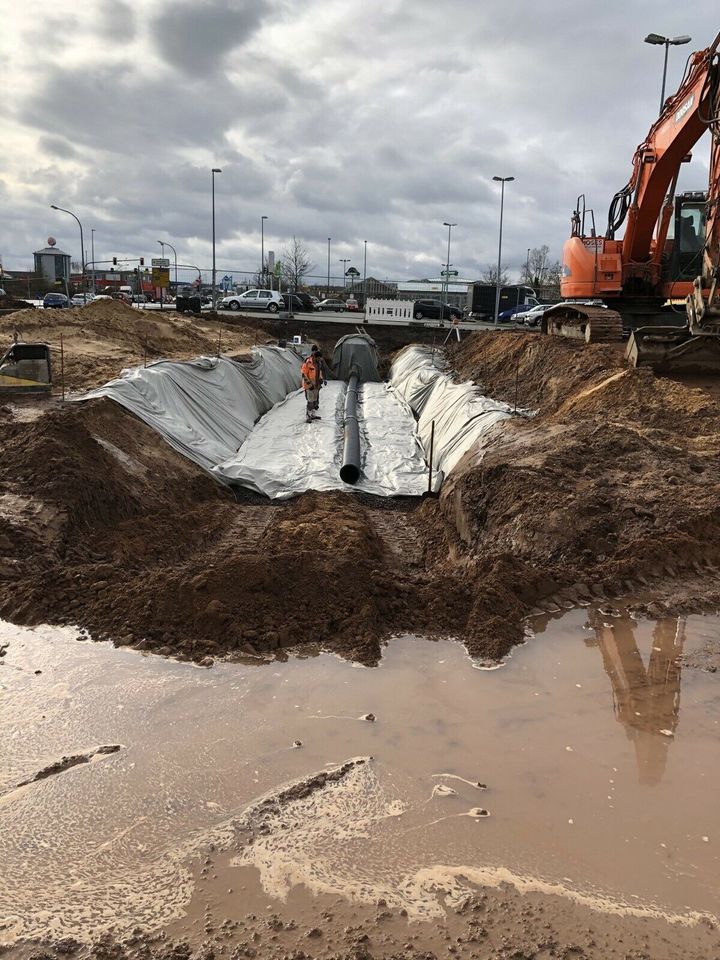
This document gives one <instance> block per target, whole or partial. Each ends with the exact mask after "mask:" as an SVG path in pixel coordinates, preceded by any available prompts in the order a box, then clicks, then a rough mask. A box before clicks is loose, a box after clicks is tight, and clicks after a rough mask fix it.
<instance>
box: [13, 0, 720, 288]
mask: <svg viewBox="0 0 720 960" xmlns="http://www.w3.org/2000/svg"><path fill="white" fill-rule="evenodd" d="M0 14H2V19H1V20H0V23H1V24H2V27H1V28H0V90H1V91H2V94H1V95H0V137H1V140H0V143H1V144H2V152H1V153H0V256H2V262H3V265H4V267H5V269H6V270H12V269H13V268H14V269H22V268H28V267H29V266H30V265H31V263H32V259H31V254H32V251H33V250H35V249H38V248H39V247H42V246H44V245H45V242H46V239H47V237H48V236H49V235H52V236H54V237H56V238H57V240H58V245H59V246H61V247H62V248H63V249H65V250H67V251H68V252H70V253H72V254H73V257H74V258H79V246H80V244H79V233H78V230H77V226H76V224H75V222H74V221H73V220H72V219H71V218H70V217H68V216H66V215H64V214H60V213H57V212H55V211H53V210H51V209H50V207H49V205H50V204H51V203H55V204H57V205H59V206H62V207H67V208H70V209H71V210H73V211H74V212H75V213H76V214H77V215H78V216H79V217H80V219H81V220H82V222H83V227H84V228H85V245H86V247H87V248H88V249H89V247H90V228H92V227H94V228H95V257H96V259H97V260H102V259H106V258H109V257H112V256H113V255H116V256H120V257H122V256H127V257H137V256H146V257H150V256H158V255H159V252H160V247H159V246H158V244H157V240H158V239H168V240H169V241H170V242H171V243H173V244H174V245H175V247H176V249H177V251H178V257H179V260H180V262H183V263H199V264H200V266H201V267H203V268H206V267H209V266H210V264H211V243H210V238H211V217H210V211H211V203H210V186H211V174H210V169H211V167H213V166H217V167H220V168H222V171H223V172H222V174H221V175H218V176H217V178H216V191H217V193H216V215H217V263H218V268H219V270H221V271H222V272H223V273H224V272H232V271H241V270H254V269H257V267H258V265H259V262H260V217H261V216H262V215H266V216H267V217H268V220H267V221H266V225H265V226H266V238H265V239H266V250H268V249H274V250H275V251H277V252H279V251H281V250H282V248H283V246H284V245H285V244H286V242H287V241H288V239H289V238H291V237H292V236H293V235H296V236H297V237H298V238H300V239H302V240H303V241H304V242H305V244H306V245H307V247H308V249H309V251H310V255H311V258H312V260H313V261H314V263H315V264H317V271H316V272H317V273H318V274H319V275H324V273H325V272H326V269H327V238H328V237H332V246H331V269H332V272H333V273H334V274H336V275H338V276H339V275H341V273H342V266H341V265H340V263H339V259H340V258H341V257H347V258H351V262H352V264H353V265H355V266H356V267H357V268H358V269H359V270H360V271H361V272H362V268H363V264H362V253H363V241H364V240H367V241H368V273H369V274H371V275H374V276H377V277H381V278H396V279H401V278H413V277H426V276H433V275H437V273H438V271H439V269H440V264H441V262H442V261H444V259H445V256H446V241H447V230H446V228H444V227H443V221H451V222H454V223H457V224H458V226H457V227H456V228H455V229H454V230H453V247H452V253H451V260H452V261H453V263H454V266H455V267H456V268H457V269H458V270H459V271H460V274H461V276H465V277H474V276H478V275H480V274H481V272H482V270H483V268H484V267H486V266H487V265H488V264H489V263H491V262H493V261H494V260H495V259H496V257H497V234H498V217H499V199H500V198H499V190H498V185H497V184H495V183H493V181H492V177H493V175H495V174H497V175H502V176H514V177H515V178H516V179H515V182H514V183H511V184H509V185H508V186H507V188H506V204H505V221H504V225H505V236H504V247H503V250H504V255H503V262H504V263H507V264H508V265H509V266H510V268H511V270H513V271H515V270H519V269H520V267H521V265H522V264H523V263H524V261H525V256H526V251H527V248H528V247H534V246H539V245H541V244H543V243H547V244H549V246H550V248H551V253H552V255H553V256H556V257H559V256H560V250H561V247H562V243H563V240H564V239H565V237H566V235H567V233H568V229H569V218H570V214H571V211H572V209H573V206H574V204H575V199H576V197H577V195H578V194H579V193H583V192H584V193H585V194H586V195H587V197H588V203H589V204H590V205H592V206H594V207H595V209H596V215H597V219H598V223H599V226H601V228H603V229H604V225H605V223H606V220H607V208H608V205H609V202H610V200H611V197H612V195H613V193H614V192H615V191H616V190H617V189H618V188H620V187H621V186H623V185H624V184H625V182H626V181H627V179H628V176H629V173H630V168H631V159H632V154H633V151H634V149H635V146H636V145H637V144H638V143H639V142H640V141H641V140H642V139H643V138H644V136H645V133H646V132H647V129H648V127H649V126H650V123H651V122H652V120H653V118H654V117H655V116H656V114H657V110H658V101H659V96H660V84H661V77H662V57H663V50H662V48H661V47H653V46H650V45H648V44H645V43H643V37H644V36H645V35H646V34H647V33H648V32H649V31H653V32H657V33H660V34H664V35H667V36H673V35H678V34H685V33H687V34H690V35H691V36H692V38H693V40H692V43H691V44H689V45H687V46H684V47H676V48H671V49H670V61H669V68H668V92H672V91H673V90H674V89H675V88H676V86H677V84H678V82H679V80H680V77H681V75H682V71H683V68H684V65H685V59H686V57H687V55H688V53H690V52H691V51H693V50H697V49H701V48H703V47H705V46H707V45H709V43H710V42H711V41H712V40H713V38H714V35H715V33H716V32H717V30H719V29H720V16H718V8H717V5H716V2H715V0H696V2H695V3H694V4H680V3H677V0H605V2H604V3H602V4H597V3H589V2H587V0H575V2H570V0H544V2H542V3H541V2H538V0H442V2H441V0H364V2H360V3H357V2H355V3H350V2H348V0H302V2H300V0H193V2H186V0H133V3H132V4H130V3H126V2H124V0H95V2H94V3H92V4H80V3H78V2H77V0H55V2H53V3H40V2H37V0H35V2H32V0H31V2H27V0H26V2H24V3H20V2H18V0H0ZM708 149H709V148H708V147H707V145H706V144H705V143H704V142H702V143H701V144H700V145H699V147H698V148H696V151H695V158H694V161H693V163H692V164H691V165H690V166H689V167H686V168H684V170H683V179H682V181H681V183H680V188H681V189H703V188H704V187H705V186H706V182H707V153H708Z"/></svg>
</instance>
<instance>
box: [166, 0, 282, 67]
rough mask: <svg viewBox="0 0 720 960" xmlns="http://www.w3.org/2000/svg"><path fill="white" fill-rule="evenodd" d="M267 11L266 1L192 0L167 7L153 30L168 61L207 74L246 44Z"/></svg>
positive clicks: (172, 64)
mask: <svg viewBox="0 0 720 960" xmlns="http://www.w3.org/2000/svg"><path fill="white" fill-rule="evenodd" d="M267 11H268V4H267V3H266V2H264V0H210V2H208V0H205V2H204V3H198V2H197V0H190V2H186V3H180V4H177V3H172V4H170V5H169V6H168V7H166V9H165V10H163V12H162V13H161V14H160V15H159V16H158V17H156V18H155V20H154V21H153V23H152V27H151V30H152V35H153V38H154V41H155V45H156V47H157V49H158V51H159V53H160V55H161V56H162V58H163V59H164V60H165V61H166V62H167V63H169V64H170V65H171V66H173V67H175V69H176V70H179V71H180V72H181V73H185V74H188V75H190V76H194V77H204V76H207V75H208V74H212V73H215V72H217V71H218V70H219V68H220V62H221V60H222V57H223V56H224V55H225V54H227V53H229V52H230V51H231V50H234V49H235V48H236V47H239V46H242V45H244V44H247V42H248V41H249V40H250V39H251V37H252V35H253V34H254V33H255V31H256V30H257V28H258V26H259V25H260V23H261V21H262V19H263V17H264V16H265V14H266V13H267Z"/></svg>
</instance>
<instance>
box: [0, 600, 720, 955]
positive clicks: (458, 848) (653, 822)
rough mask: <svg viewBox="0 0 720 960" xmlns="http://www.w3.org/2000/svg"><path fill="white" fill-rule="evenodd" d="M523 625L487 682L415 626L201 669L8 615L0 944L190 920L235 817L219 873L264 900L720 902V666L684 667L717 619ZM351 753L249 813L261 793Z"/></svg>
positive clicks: (682, 913) (588, 615) (589, 614)
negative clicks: (495, 896)
mask: <svg viewBox="0 0 720 960" xmlns="http://www.w3.org/2000/svg"><path fill="white" fill-rule="evenodd" d="M536 630H537V631H538V632H537V635H536V637H535V638H534V639H533V640H531V641H530V642H529V643H528V644H526V645H525V646H523V647H521V648H519V649H517V650H516V651H515V652H514V654H513V656H512V658H511V659H510V661H509V662H508V663H507V664H506V665H505V666H504V667H503V668H500V669H497V670H490V671H487V670H481V669H478V668H477V667H476V666H475V665H473V663H472V662H471V661H470V660H469V658H468V657H467V655H466V654H465V652H464V650H463V648H462V647H461V646H460V645H459V644H456V643H452V642H430V641H425V640H418V639H415V638H409V637H406V638H399V639H396V640H394V641H392V642H391V643H390V644H389V646H388V648H387V650H386V652H385V656H384V658H383V661H382V665H381V666H380V667H379V668H377V669H368V668H362V667H358V666H355V665H352V664H349V663H346V662H344V661H341V660H339V659H337V658H336V657H333V656H327V655H322V656H319V657H314V658H307V659H290V660H289V661H288V662H287V663H277V664H270V665H264V666H253V665H244V664H238V663H226V664H216V665H215V667H213V669H211V670H206V669H201V668H198V667H195V666H192V665H188V664H181V663H176V662H174V661H166V660H163V659H161V658H157V657H151V656H142V655H139V654H137V653H135V652H132V651H129V650H126V649H120V650H115V649H113V648H111V647H109V646H107V645H99V644H90V643H79V642H77V641H76V640H75V639H74V638H75V635H76V631H63V630H59V629H57V628H45V627H43V628H35V629H33V630H28V629H22V628H17V627H14V626H11V625H8V624H5V625H2V626H1V627H0V645H2V644H4V643H5V642H8V641H9V648H8V650H7V653H6V655H5V657H4V658H3V662H2V666H0V744H2V747H1V748H0V749H1V750H2V755H3V762H2V764H1V765H0V863H2V866H3V869H2V871H0V942H2V940H6V941H11V940H12V939H13V938H15V937H17V936H19V935H26V936H32V935H37V934H44V933H48V932H50V933H52V934H56V935H62V934H65V933H72V934H74V935H76V936H81V937H86V936H90V935H92V934H94V933H97V932H99V931H100V930H102V929H106V928H111V927H114V928H117V929H119V930H125V929H129V928H132V927H134V926H136V925H138V924H139V925H141V926H143V925H147V926H148V927H151V928H152V927H156V926H158V925H161V924H164V923H168V922H170V921H172V920H173V919H176V918H178V917H181V916H182V915H183V912H184V908H185V907H186V906H187V904H188V902H189V900H190V898H191V895H192V892H193V888H194V884H195V881H196V878H197V865H198V863H200V862H201V861H200V857H201V856H204V855H205V851H206V850H207V849H208V846H209V844H211V843H212V844H214V845H216V846H219V847H222V846H223V845H224V844H227V845H230V846H232V844H233V840H234V838H235V837H236V834H237V830H238V825H240V827H242V828H247V829H253V830H255V839H254V842H253V843H252V844H250V845H247V846H243V845H240V847H238V848H237V849H235V848H233V855H232V858H231V862H230V863H229V864H228V867H227V870H229V871H230V872H231V871H232V869H233V864H234V869H236V870H237V871H238V874H239V875H241V876H246V875H247V874H248V868H252V873H253V875H257V876H259V878H260V880H261V882H262V887H263V889H264V891H265V893H266V894H267V895H268V897H271V898H274V899H276V900H277V899H282V898H284V897H286V896H287V895H288V894H289V892H290V891H291V890H292V889H293V887H294V886H295V885H297V884H304V885H305V887H307V888H308V889H309V890H311V891H313V892H315V893H318V894H328V895H335V896H342V897H349V898H354V899H356V900H359V901H365V902H368V903H374V902H376V901H377V900H378V899H380V898H383V899H385V900H386V902H387V903H388V905H389V906H394V907H401V908H404V909H406V910H407V911H408V913H409V915H410V917H415V918H423V917H433V916H437V915H438V914H439V913H440V912H441V910H442V907H441V906H440V902H439V899H438V892H439V891H442V892H443V894H444V895H446V896H449V897H450V899H451V900H452V899H453V898H457V897H461V896H462V894H463V889H464V888H465V887H466V885H467V883H468V882H471V883H486V884H491V885H492V884H497V883H499V882H502V881H509V882H511V883H513V884H515V885H516V886H517V887H518V888H519V889H521V890H540V891H550V892H557V893H561V894H563V895H564V896H568V897H571V898H575V899H576V900H578V901H579V902H584V903H588V904H590V905H591V906H594V907H597V908H598V909H602V910H609V911H616V912H618V911H626V912H627V911H630V912H634V913H637V914H640V915H642V914H648V915H661V914H667V915H671V916H673V917H676V918H677V917H682V918H689V917H692V916H694V915H697V914H710V915H716V914H717V912H718V906H717V905H718V902H719V900H720V897H719V894H720V870H719V869H718V844H719V843H720V833H718V820H717V795H718V787H720V762H719V761H720V737H719V733H720V730H719V729H718V728H719V723H720V720H719V718H718V712H717V706H716V705H717V694H718V682H720V675H718V674H713V673H709V672H706V671H703V670H700V669H696V668H688V667H684V660H685V657H688V656H692V654H693V652H694V651H696V650H700V649H706V648H707V647H708V645H709V644H710V645H712V644H717V643H719V642H720V618H719V617H689V618H682V619H679V620H678V619H673V620H666V621H660V622H657V623H653V622H648V621H641V622H639V623H636V622H635V621H633V620H632V619H631V618H630V617H629V616H627V615H622V616H609V615H606V614H602V613H600V612H599V611H598V610H595V609H586V610H578V611H572V612H570V613H568V614H566V615H564V616H563V617H562V618H559V619H556V620H552V621H550V622H547V623H541V622H538V623H537V624H536ZM38 671H39V672H38ZM368 715H371V716H372V717H374V719H370V718H368ZM63 757H72V758H74V762H73V764H72V765H63V763H59V761H61V758H63ZM357 757H359V758H369V757H372V758H373V759H372V760H368V761H367V762H362V763H357V764H355V765H352V766H350V767H348V769H347V771H346V772H345V773H344V774H343V775H342V776H339V777H338V778H337V779H336V780H332V781H331V782H329V783H328V784H325V785H321V786H320V787H319V788H318V789H312V790H309V791H305V794H304V795H302V793H303V791H300V793H299V794H298V795H293V796H289V797H287V798H285V799H283V800H282V801H281V802H279V803H276V804H274V806H273V808H272V810H271V811H270V812H269V813H265V814H263V816H262V818H260V820H258V816H257V810H258V807H257V800H258V798H260V797H263V796H264V795H269V796H274V795H276V794H277V792H278V791H279V790H281V789H282V788H283V787H284V786H285V785H286V784H287V783H288V782H290V781H295V780H298V781H302V780H303V778H307V777H309V776H312V775H313V774H316V773H318V772H322V771H329V770H333V769H334V768H336V767H338V766H341V765H342V764H344V763H345V762H346V761H347V760H348V759H349V758H357ZM48 771H49V772H48ZM38 773H42V777H41V779H33V778H34V777H36V776H37V775H38ZM20 784H24V786H21V787H20V786H19V785H20ZM258 827H259V829H258ZM225 877H226V874H224V876H223V882H225ZM235 887H236V889H240V886H239V885H235Z"/></svg>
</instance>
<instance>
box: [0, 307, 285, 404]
mask: <svg viewBox="0 0 720 960" xmlns="http://www.w3.org/2000/svg"><path fill="white" fill-rule="evenodd" d="M15 335H17V337H18V339H20V340H28V341H33V340H37V341H41V342H43V343H47V344H49V345H50V348H51V357H52V362H53V366H54V380H55V388H56V389H55V392H56V393H59V391H60V385H61V384H60V377H61V360H60V337H61V335H62V340H63V351H64V377H65V387H66V389H68V390H89V389H90V388H92V387H97V386H100V385H101V384H103V383H106V382H107V381H108V380H110V379H112V378H113V377H116V376H118V374H119V373H120V371H121V370H122V369H123V368H124V367H133V366H138V364H142V363H145V362H148V363H149V362H150V361H152V360H159V359H161V358H163V357H172V358H173V359H176V360H188V359H191V358H192V357H197V356H199V355H200V354H203V353H205V354H207V353H209V354H216V353H217V352H218V346H219V347H220V350H221V351H222V352H223V353H225V354H233V353H238V352H245V351H247V350H248V348H249V347H251V346H252V345H253V344H255V343H265V342H267V341H268V340H271V339H272V335H269V334H268V333H267V332H266V330H265V329H264V328H263V327H262V325H261V324H260V323H259V322H258V323H247V324H237V323H233V324H232V325H228V324H226V323H224V322H223V320H222V318H217V319H214V318H210V317H207V316H204V315H203V316H201V317H195V316H189V315H188V316H186V315H184V314H178V313H176V312H175V310H167V311H164V312H161V311H159V310H147V311H145V310H137V309H134V308H133V307H130V306H129V305H128V304H125V303H121V302H120V301H118V300H97V301H95V302H94V303H90V304H87V305H86V306H84V307H77V308H73V309H69V310H34V309H29V310H18V311H16V312H14V313H9V314H6V315H5V316H0V352H2V348H3V347H4V346H5V345H8V346H9V344H10V342H11V341H12V339H13V337H14V336H15Z"/></svg>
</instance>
